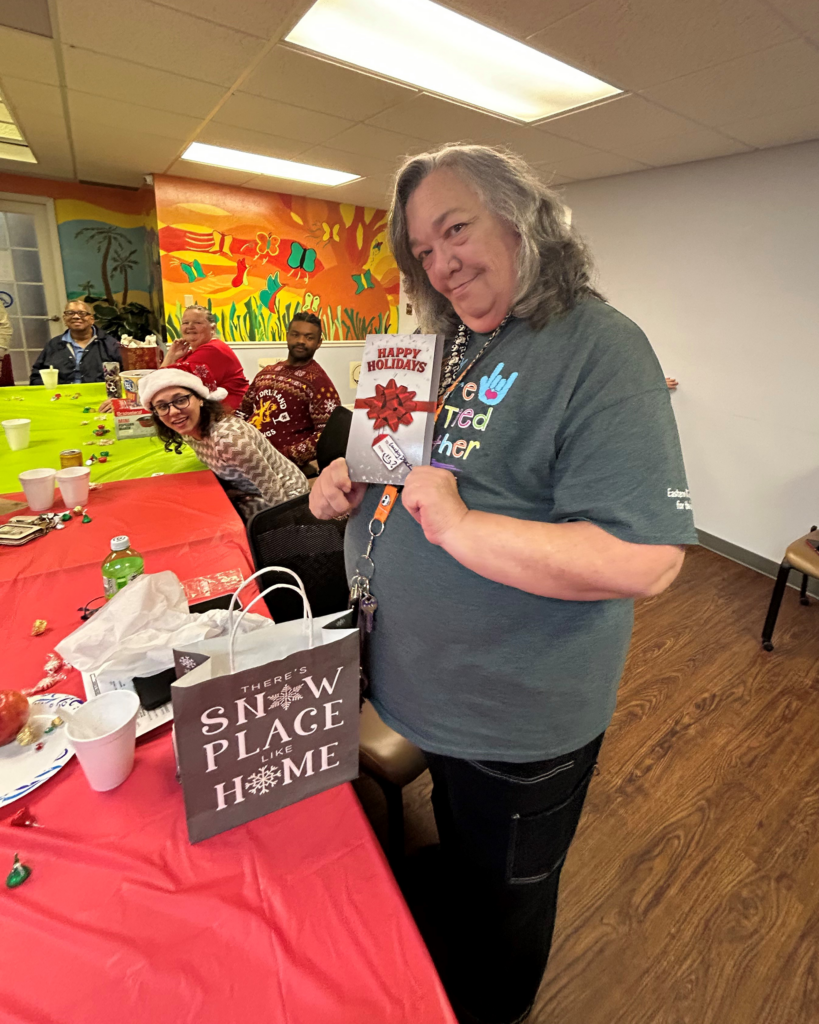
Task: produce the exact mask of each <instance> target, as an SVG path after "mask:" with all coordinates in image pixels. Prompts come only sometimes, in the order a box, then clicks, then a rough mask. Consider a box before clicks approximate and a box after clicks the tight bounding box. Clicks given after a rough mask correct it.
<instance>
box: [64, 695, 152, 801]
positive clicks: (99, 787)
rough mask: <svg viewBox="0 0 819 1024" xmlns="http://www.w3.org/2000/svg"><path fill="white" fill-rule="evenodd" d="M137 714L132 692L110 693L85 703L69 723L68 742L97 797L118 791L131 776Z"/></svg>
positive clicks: (136, 704) (136, 701)
mask: <svg viewBox="0 0 819 1024" xmlns="http://www.w3.org/2000/svg"><path fill="white" fill-rule="evenodd" d="M138 711H139V697H137V695H136V694H135V693H134V691H133V690H110V691H109V692H108V693H101V694H99V695H98V696H97V697H92V698H91V700H88V701H86V702H85V704H83V705H82V707H80V708H78V709H77V710H76V711H75V712H74V713H73V714H72V715H71V718H70V719H69V720H68V721H66V725H65V729H66V738H67V739H68V742H69V743H70V744H71V746H72V748H73V750H74V753H75V754H76V755H77V760H78V761H79V762H80V766H81V767H82V770H83V772H84V773H85V777H86V779H87V780H88V785H89V786H90V787H91V788H92V789H93V790H96V791H97V792H98V793H105V792H107V790H109V789H116V787H117V786H120V785H122V783H123V782H125V780H126V779H127V778H128V776H129V775H130V774H131V771H132V769H133V767H134V751H135V749H136V720H137V712H138Z"/></svg>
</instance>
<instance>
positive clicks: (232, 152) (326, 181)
mask: <svg viewBox="0 0 819 1024" xmlns="http://www.w3.org/2000/svg"><path fill="white" fill-rule="evenodd" d="M182 159H183V160H192V161H193V162H194V163H197V164H210V165H211V166H213V167H230V168H231V169H232V170H234V171H248V172H249V173H250V174H267V175H269V176H270V177H271V178H288V179H289V180H290V181H306V182H310V183H312V184H315V185H344V184H346V183H347V182H348V181H356V180H357V179H358V178H360V177H361V175H360V174H347V173H345V172H344V171H332V170H330V169H329V168H328V167H314V166H313V165H312V164H299V163H295V162H294V161H293V160H279V159H277V158H276V157H274V156H260V155H259V154H258V153H243V152H242V150H240V149H225V148H224V147H223V146H208V145H206V144H205V143H204V142H193V143H191V145H190V146H188V148H187V149H186V150H185V152H184V153H183V154H182Z"/></svg>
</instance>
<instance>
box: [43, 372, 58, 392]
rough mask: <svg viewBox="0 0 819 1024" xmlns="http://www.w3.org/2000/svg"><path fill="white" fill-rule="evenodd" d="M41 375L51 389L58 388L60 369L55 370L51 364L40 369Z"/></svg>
mask: <svg viewBox="0 0 819 1024" xmlns="http://www.w3.org/2000/svg"><path fill="white" fill-rule="evenodd" d="M40 376H41V377H42V378H43V384H45V386H46V387H47V388H50V389H51V390H53V389H54V388H56V387H57V385H58V384H59V382H60V371H59V370H55V369H54V368H53V367H51V366H50V367H48V368H47V369H43V370H40Z"/></svg>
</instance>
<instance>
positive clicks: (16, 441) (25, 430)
mask: <svg viewBox="0 0 819 1024" xmlns="http://www.w3.org/2000/svg"><path fill="white" fill-rule="evenodd" d="M3 430H5V432H6V440H7V441H8V443H9V448H11V450H12V451H13V452H19V451H22V450H23V448H28V441H29V436H30V434H31V420H3Z"/></svg>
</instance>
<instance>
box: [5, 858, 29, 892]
mask: <svg viewBox="0 0 819 1024" xmlns="http://www.w3.org/2000/svg"><path fill="white" fill-rule="evenodd" d="M30 874H31V868H30V867H29V866H28V864H21V863H20V855H19V853H15V855H14V863H13V864H12V866H11V871H9V873H8V875H6V887H7V888H9V889H16V888H17V886H18V885H22V884H23V882H25V880H26V879H27V878H28V876H29V875H30Z"/></svg>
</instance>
